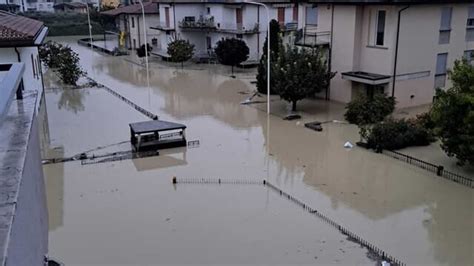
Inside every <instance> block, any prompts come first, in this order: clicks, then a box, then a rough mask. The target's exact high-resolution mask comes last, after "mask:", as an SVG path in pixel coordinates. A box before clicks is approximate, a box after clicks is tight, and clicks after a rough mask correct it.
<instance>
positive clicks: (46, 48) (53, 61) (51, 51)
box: [38, 41, 63, 68]
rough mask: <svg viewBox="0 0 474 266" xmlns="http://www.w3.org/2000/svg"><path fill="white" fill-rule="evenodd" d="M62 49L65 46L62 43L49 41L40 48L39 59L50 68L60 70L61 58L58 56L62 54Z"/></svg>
mask: <svg viewBox="0 0 474 266" xmlns="http://www.w3.org/2000/svg"><path fill="white" fill-rule="evenodd" d="M62 48H63V46H62V44H60V43H57V42H53V41H47V42H46V43H44V44H43V45H41V46H40V47H39V49H38V53H39V57H40V59H41V61H42V62H43V63H44V64H45V65H47V66H48V67H49V68H58V67H59V65H60V57H59V56H57V55H58V54H60V53H61V49H62Z"/></svg>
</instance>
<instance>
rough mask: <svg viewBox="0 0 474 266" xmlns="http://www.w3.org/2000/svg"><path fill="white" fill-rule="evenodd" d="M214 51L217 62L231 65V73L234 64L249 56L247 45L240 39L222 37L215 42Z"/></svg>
mask: <svg viewBox="0 0 474 266" xmlns="http://www.w3.org/2000/svg"><path fill="white" fill-rule="evenodd" d="M214 51H215V53H216V56H217V60H218V61H219V63H221V64H223V65H226V66H232V74H233V73H234V66H236V65H238V64H240V63H242V62H244V61H245V60H247V59H248V57H249V47H248V46H247V44H246V43H245V42H244V41H242V40H241V39H235V38H226V39H224V38H222V39H221V40H220V41H218V42H217V46H216V48H215V50H214Z"/></svg>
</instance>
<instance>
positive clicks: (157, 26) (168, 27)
mask: <svg viewBox="0 0 474 266" xmlns="http://www.w3.org/2000/svg"><path fill="white" fill-rule="evenodd" d="M150 29H154V30H164V31H169V30H174V27H173V25H172V24H171V23H170V22H169V23H166V22H165V21H160V22H159V23H158V24H155V25H152V26H151V27H150Z"/></svg>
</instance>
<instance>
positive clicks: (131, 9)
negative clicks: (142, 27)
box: [102, 2, 159, 16]
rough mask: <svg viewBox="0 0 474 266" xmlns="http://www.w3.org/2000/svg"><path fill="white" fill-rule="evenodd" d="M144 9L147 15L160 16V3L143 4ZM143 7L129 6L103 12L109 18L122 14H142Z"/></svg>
mask: <svg viewBox="0 0 474 266" xmlns="http://www.w3.org/2000/svg"><path fill="white" fill-rule="evenodd" d="M143 9H145V14H158V13H159V10H158V3H153V2H145V3H143ZM141 13H142V7H141V5H140V4H134V5H129V6H123V7H119V8H116V9H111V10H107V11H104V12H102V14H104V15H108V16H118V15H121V14H141Z"/></svg>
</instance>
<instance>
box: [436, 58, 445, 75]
mask: <svg viewBox="0 0 474 266" xmlns="http://www.w3.org/2000/svg"><path fill="white" fill-rule="evenodd" d="M447 61H448V54H447V53H445V54H438V58H437V60H436V75H443V74H446V63H447Z"/></svg>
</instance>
